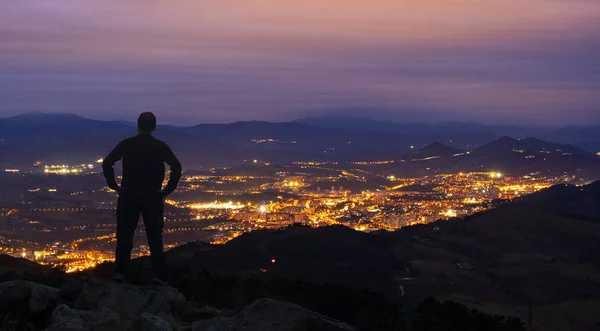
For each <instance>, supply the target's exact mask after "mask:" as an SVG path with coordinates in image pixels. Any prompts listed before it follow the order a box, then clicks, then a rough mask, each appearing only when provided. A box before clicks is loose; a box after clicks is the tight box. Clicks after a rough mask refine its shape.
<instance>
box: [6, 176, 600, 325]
mask: <svg viewBox="0 0 600 331" xmlns="http://www.w3.org/2000/svg"><path fill="white" fill-rule="evenodd" d="M599 201H600V183H598V182H596V183H593V184H590V185H587V186H582V187H576V186H556V187H552V188H550V189H547V190H544V191H541V192H539V193H536V194H534V195H531V196H528V197H525V198H522V199H521V200H518V201H513V202H510V203H507V204H505V205H502V206H500V207H498V208H497V209H495V210H492V211H489V212H485V213H482V214H478V215H473V216H471V217H468V218H466V219H455V220H450V221H439V222H435V223H432V224H429V225H424V226H415V227H409V228H404V229H402V230H401V231H397V232H394V233H389V232H378V233H362V232H356V231H354V230H352V229H349V228H345V227H325V228H316V229H313V228H308V227H303V226H293V227H289V228H287V229H283V230H278V231H256V232H252V233H248V234H245V235H242V236H240V237H238V238H236V239H234V240H233V241H231V242H230V243H228V244H226V245H216V246H215V245H209V244H205V243H190V244H187V245H184V246H181V247H178V248H175V249H173V250H171V251H169V253H168V259H169V265H170V270H169V277H170V278H169V282H170V284H171V285H172V286H173V288H170V287H167V288H157V287H147V286H143V285H144V284H147V283H149V275H150V270H149V265H148V259H146V258H142V259H138V260H136V261H134V267H133V270H132V273H131V275H130V276H131V282H132V283H133V284H134V285H115V284H112V283H111V282H110V276H111V274H112V268H113V266H112V264H111V263H105V264H103V265H100V266H98V267H97V268H96V269H94V270H89V271H86V272H83V273H80V274H76V275H73V274H69V275H67V274H64V273H62V272H60V271H58V270H51V269H48V268H45V267H41V266H38V265H36V264H35V263H32V262H29V261H25V260H20V259H14V258H9V257H6V256H4V257H2V258H0V266H1V268H0V275H1V276H0V280H1V281H3V283H2V284H0V297H1V299H2V300H1V302H2V303H1V304H0V314H2V317H3V321H4V324H3V329H4V330H41V329H44V328H48V330H103V329H111V330H119V329H123V330H127V329H131V330H153V329H148V328H140V325H159V326H160V325H162V326H161V327H164V328H155V329H156V330H163V329H164V330H178V329H181V330H183V329H187V330H235V329H240V328H245V329H248V330H270V329H272V330H345V329H350V330H351V329H353V328H358V329H363V330H524V329H530V328H531V329H535V330H597V329H598V328H599V327H600V317H599V316H598V315H597V311H598V310H599V309H600V308H599V307H600V241H599V240H598V238H599V237H600V204H598V202H599ZM14 280H19V281H17V282H12V281H14ZM23 280H27V281H31V282H33V283H27V282H23ZM40 284H43V285H47V286H49V287H45V286H42V285H40ZM40 296H41V298H42V299H40ZM434 297H435V299H434ZM32 298H33V299H32ZM266 298H269V299H266ZM40 300H41V301H40ZM157 300H158V301H157ZM38 302H42V303H44V302H45V303H44V304H41V306H40V305H39V304H37V303H38ZM208 307H214V308H208ZM301 307H304V308H301ZM324 316H329V317H324ZM498 316H511V318H503V317H498ZM100 321H103V322H100ZM521 321H523V323H524V324H525V325H524V324H523V323H522V322H521ZM61 323H62V324H61ZM69 323H70V324H69ZM82 323H83V324H82ZM86 323H87V324H86ZM90 323H91V324H90ZM94 323H95V324H94ZM98 323H100V324H101V325H100V324H98ZM102 323H106V324H102ZM140 323H141V324H140ZM144 323H150V324H144ZM315 323H316V324H315ZM79 324H81V325H83V327H82V328H76V327H74V326H73V327H72V328H67V326H69V325H71V326H72V325H79ZM71 326H69V327H71Z"/></svg>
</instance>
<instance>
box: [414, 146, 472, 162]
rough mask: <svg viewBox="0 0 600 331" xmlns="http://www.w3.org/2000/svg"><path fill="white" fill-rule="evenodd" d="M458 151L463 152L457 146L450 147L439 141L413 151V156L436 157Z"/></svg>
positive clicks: (451, 154) (457, 152)
mask: <svg viewBox="0 0 600 331" xmlns="http://www.w3.org/2000/svg"><path fill="white" fill-rule="evenodd" d="M459 153H464V151H463V150H460V149H458V148H454V147H450V146H447V145H444V144H442V143H440V142H434V143H432V144H430V145H427V146H425V147H423V148H421V149H419V150H417V152H416V153H414V155H415V156H418V157H424V158H426V157H436V156H440V157H441V156H454V155H456V154H459Z"/></svg>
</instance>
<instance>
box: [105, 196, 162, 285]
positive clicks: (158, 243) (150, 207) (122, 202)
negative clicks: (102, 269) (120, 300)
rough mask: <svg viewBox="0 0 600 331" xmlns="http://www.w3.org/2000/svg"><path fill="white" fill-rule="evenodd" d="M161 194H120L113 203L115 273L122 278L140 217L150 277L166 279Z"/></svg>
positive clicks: (126, 267)
mask: <svg viewBox="0 0 600 331" xmlns="http://www.w3.org/2000/svg"><path fill="white" fill-rule="evenodd" d="M163 212H164V195H163V194H162V193H160V192H150V193H148V192H144V193H138V192H120V193H119V199H118V201H117V249H116V252H115V265H116V273H118V274H122V275H126V274H127V271H128V267H129V263H130V260H131V250H132V249H133V237H134V235H135V230H136V228H137V225H138V221H139V218H140V215H141V216H142V218H143V220H144V227H145V228H146V237H147V239H148V247H149V248H150V260H151V263H152V268H153V269H154V276H155V277H156V278H159V279H161V280H164V279H165V277H166V270H165V269H166V263H165V256H164V252H163V238H162V233H163V229H164V217H163Z"/></svg>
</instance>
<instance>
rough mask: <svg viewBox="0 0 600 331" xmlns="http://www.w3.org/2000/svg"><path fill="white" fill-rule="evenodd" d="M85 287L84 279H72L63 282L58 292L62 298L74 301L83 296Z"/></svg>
mask: <svg viewBox="0 0 600 331" xmlns="http://www.w3.org/2000/svg"><path fill="white" fill-rule="evenodd" d="M84 289H85V285H84V283H83V282H82V281H79V280H70V281H68V282H66V283H65V284H63V286H62V287H61V288H60V291H59V292H58V294H59V297H60V299H61V300H64V301H67V302H72V303H74V302H75V301H77V299H79V297H81V294H82V293H83V291H84Z"/></svg>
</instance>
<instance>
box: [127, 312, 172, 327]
mask: <svg viewBox="0 0 600 331" xmlns="http://www.w3.org/2000/svg"><path fill="white" fill-rule="evenodd" d="M127 330H128V331H172V330H173V328H172V327H171V325H170V324H169V323H168V322H167V321H165V320H164V319H162V318H160V317H158V316H153V315H150V314H149V313H143V314H141V315H138V316H137V317H135V318H134V319H133V321H131V324H130V325H129V328H128V329H127Z"/></svg>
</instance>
